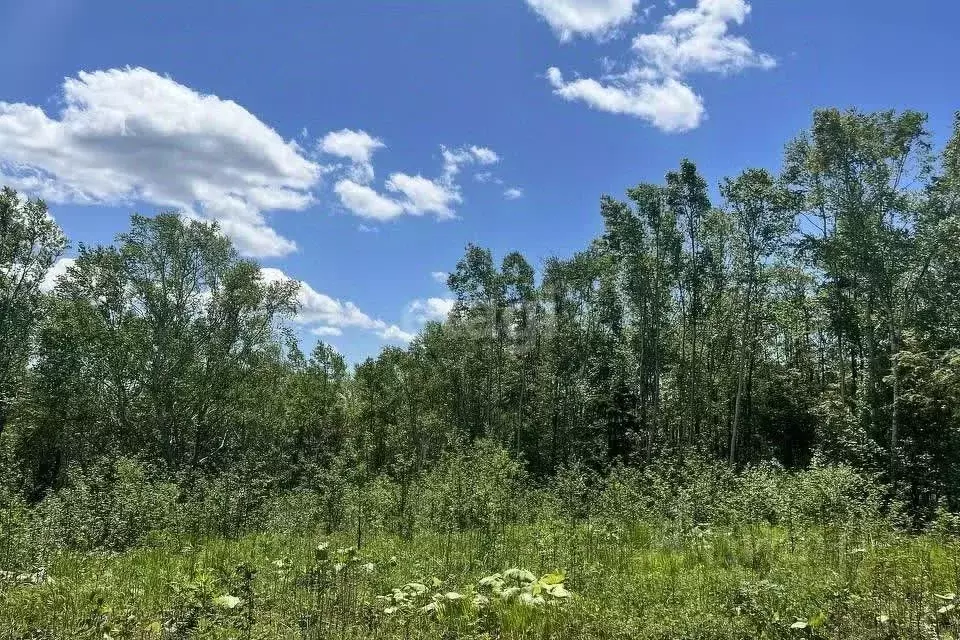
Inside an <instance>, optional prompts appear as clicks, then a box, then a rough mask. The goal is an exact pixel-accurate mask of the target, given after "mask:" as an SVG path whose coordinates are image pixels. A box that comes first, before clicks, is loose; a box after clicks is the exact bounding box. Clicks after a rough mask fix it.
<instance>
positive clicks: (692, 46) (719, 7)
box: [633, 0, 777, 77]
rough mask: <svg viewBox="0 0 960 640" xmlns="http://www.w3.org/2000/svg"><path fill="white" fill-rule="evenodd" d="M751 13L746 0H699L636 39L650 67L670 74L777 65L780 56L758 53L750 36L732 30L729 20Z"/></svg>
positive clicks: (637, 48)
mask: <svg viewBox="0 0 960 640" xmlns="http://www.w3.org/2000/svg"><path fill="white" fill-rule="evenodd" d="M749 14H750V5H749V4H747V2H746V1H745V0H699V2H698V3H697V6H696V7H695V8H693V9H681V10H680V11H677V12H676V13H674V14H671V15H668V16H667V17H666V18H664V19H663V22H662V23H661V25H660V29H659V30H658V31H657V32H656V33H644V34H640V35H638V36H637V37H636V38H634V40H633V50H634V51H635V52H636V53H637V55H638V56H639V57H640V60H641V61H642V62H643V63H644V65H646V68H649V69H652V70H654V71H656V72H658V73H659V74H662V75H664V76H669V77H680V76H682V75H684V74H687V73H693V72H698V71H708V72H712V73H733V72H737V71H742V70H744V69H748V68H750V67H759V68H761V69H770V68H772V67H775V66H776V64H777V63H776V60H774V59H773V58H772V57H771V56H769V55H767V54H765V53H757V52H755V51H754V50H753V48H752V47H751V46H750V42H749V41H747V39H746V38H743V37H740V36H732V35H729V34H728V33H727V30H728V26H729V23H731V22H732V23H734V24H738V25H741V24H743V22H744V20H746V18H747V15H749Z"/></svg>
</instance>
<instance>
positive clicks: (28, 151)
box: [0, 68, 322, 256]
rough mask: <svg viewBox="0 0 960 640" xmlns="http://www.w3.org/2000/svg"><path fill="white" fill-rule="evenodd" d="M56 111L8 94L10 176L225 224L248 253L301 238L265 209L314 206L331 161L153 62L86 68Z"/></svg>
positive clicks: (68, 82) (44, 192) (5, 120)
mask: <svg viewBox="0 0 960 640" xmlns="http://www.w3.org/2000/svg"><path fill="white" fill-rule="evenodd" d="M60 97H61V99H62V102H63V104H64V105H65V106H64V108H63V109H62V110H61V111H60V113H59V114H56V116H54V117H51V116H49V115H47V114H46V113H45V112H44V111H43V110H42V109H41V108H40V107H37V106H33V105H29V104H22V103H8V102H0V179H2V180H3V181H4V182H6V183H7V184H10V185H11V186H13V187H15V188H19V189H21V190H23V191H27V192H29V193H31V194H36V195H39V196H41V197H43V198H45V199H47V200H49V201H52V202H63V203H66V202H72V203H81V204H109V205H127V204H131V203H134V202H142V203H145V204H150V205H154V206H158V207H169V208H174V209H180V210H183V211H184V212H185V213H187V214H188V215H202V216H203V217H206V218H208V219H215V220H217V221H219V222H220V223H221V225H222V227H223V230H224V231H225V232H226V233H227V234H229V235H230V236H231V237H232V238H233V239H234V241H235V242H236V243H237V246H238V247H239V249H240V250H241V251H243V252H244V253H246V254H248V255H254V256H272V255H283V254H286V253H289V252H291V251H293V250H294V249H295V248H296V245H295V244H294V243H293V242H292V241H290V240H288V239H286V238H283V237H282V236H280V235H279V234H277V233H276V232H275V231H274V230H273V229H272V228H270V226H269V225H268V223H267V221H266V219H265V218H264V216H263V213H264V212H266V211H273V210H282V209H290V210H302V209H304V208H306V207H307V206H308V205H310V204H311V203H312V201H313V198H312V195H311V189H312V188H313V187H315V186H316V185H317V183H318V182H319V180H320V176H321V173H322V169H321V167H320V166H319V165H317V164H316V163H314V162H313V161H311V160H309V159H308V158H307V157H306V156H305V154H304V152H303V149H302V148H301V147H300V146H299V145H298V144H297V143H296V142H293V141H286V140H284V139H283V138H282V137H281V136H280V135H279V134H278V133H277V132H276V131H274V130H273V129H271V128H270V127H269V126H267V125H266V124H264V123H263V122H261V121H260V120H259V119H258V118H257V117H256V116H254V115H253V114H251V113H250V112H249V111H247V110H246V109H244V108H243V107H242V106H240V105H239V104H237V103H236V102H233V101H232V100H225V99H221V98H219V97H217V96H215V95H205V94H201V93H199V92H197V91H195V90H193V89H191V88H189V87H186V86H184V85H182V84H179V83H177V82H175V81H174V80H172V79H170V78H168V77H164V76H161V75H158V74H156V73H154V72H153V71H150V70H148V69H143V68H125V69H109V70H106V71H94V72H90V73H87V72H80V73H79V74H78V75H77V77H75V78H66V79H65V80H64V83H63V86H62V96H60Z"/></svg>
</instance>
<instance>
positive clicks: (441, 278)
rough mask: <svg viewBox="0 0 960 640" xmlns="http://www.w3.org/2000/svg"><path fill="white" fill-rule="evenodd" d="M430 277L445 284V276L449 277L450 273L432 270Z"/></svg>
mask: <svg viewBox="0 0 960 640" xmlns="http://www.w3.org/2000/svg"><path fill="white" fill-rule="evenodd" d="M430 277H431V278H433V281H434V282H439V283H440V284H447V278H449V277H450V274H449V273H447V272H446V271H432V272H431V273H430Z"/></svg>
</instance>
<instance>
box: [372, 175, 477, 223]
mask: <svg viewBox="0 0 960 640" xmlns="http://www.w3.org/2000/svg"><path fill="white" fill-rule="evenodd" d="M386 186H387V190H388V191H392V192H394V193H400V194H403V196H404V197H405V198H406V199H405V200H404V201H403V203H402V206H403V209H404V210H405V211H406V212H407V213H410V214H412V215H415V216H419V215H423V214H425V213H433V214H436V216H437V217H438V218H452V217H453V216H454V213H453V208H452V205H454V204H459V203H461V202H463V198H462V197H461V196H460V190H459V189H458V188H457V187H456V186H455V185H449V184H442V183H440V182H437V181H434V180H429V179H427V178H424V177H423V176H421V175H416V176H411V175H407V174H405V173H394V174H393V175H391V176H390V179H389V180H387V185H386Z"/></svg>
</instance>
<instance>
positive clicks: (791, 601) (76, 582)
mask: <svg viewBox="0 0 960 640" xmlns="http://www.w3.org/2000/svg"><path fill="white" fill-rule="evenodd" d="M355 543H356V539H355V536H348V535H346V534H339V535H334V536H332V537H328V536H321V535H310V534H295V535H276V534H272V535H264V534H257V535H249V536H245V537H241V538H239V539H232V540H228V539H210V540H205V541H201V542H193V543H190V542H187V541H186V540H185V539H184V540H179V541H174V540H168V541H166V542H164V543H163V544H158V545H155V546H151V547H147V548H141V549H136V550H131V551H128V552H125V553H120V554H90V553H88V554H77V553H69V552H64V553H59V554H57V555H56V556H54V557H51V558H50V559H49V563H48V566H47V567H46V568H45V570H44V571H43V572H41V573H35V574H24V575H21V576H16V575H7V576H6V577H5V579H4V581H3V583H2V587H0V638H4V639H7V638H65V639H66V638H98V639H100V638H455V637H484V638H497V637H503V638H664V639H666V638H704V639H706V638H797V637H814V638H838V639H840V638H954V637H958V633H960V619H958V616H957V615H956V610H955V609H954V600H955V596H954V595H953V594H954V593H956V592H957V591H960V547H958V546H957V544H955V543H954V542H952V541H951V540H950V539H948V538H946V537H944V536H937V535H933V534H929V535H924V536H906V535H901V534H897V533H894V532H893V531H892V530H891V529H889V528H887V527H884V526H880V525H878V526H872V527H869V528H864V527H854V526H847V527H836V528H831V527H827V528H823V527H809V528H804V529H797V530H794V529H788V528H778V527H770V526H760V525H750V526H737V527H690V528H685V529H681V528H678V527H674V526H671V525H670V524H669V523H667V524H653V523H645V524H640V525H635V526H621V525H610V524H607V525H605V526H600V525H597V524H587V523H579V524H573V523H569V522H552V523H538V524H536V525H522V526H509V527H503V528H500V529H498V530H496V531H484V532H476V531H475V532H469V533H449V534H418V535H417V536H415V537H414V538H413V539H402V538H399V537H396V536H392V535H387V534H380V535H377V536H375V537H373V538H371V539H369V540H367V541H365V542H363V544H362V546H361V548H360V549H359V550H357V549H356V548H355V547H354V546H353V545H355ZM510 568H521V569H524V570H527V571H530V572H532V573H533V574H534V576H533V577H536V578H540V577H541V576H549V575H550V574H554V580H553V581H554V582H557V581H558V579H557V572H562V573H563V574H564V575H565V579H563V580H562V584H563V586H564V589H565V590H566V591H569V592H571V594H572V595H571V596H570V597H563V598H552V599H551V598H546V599H545V600H544V601H543V602H542V603H541V602H539V601H535V600H533V599H532V598H527V599H526V600H525V599H524V598H523V597H520V595H519V594H512V595H513V596H514V597H510V595H511V594H508V595H507V596H506V597H504V596H503V593H502V592H501V594H500V595H499V596H498V595H497V594H494V593H492V592H491V590H490V589H489V588H488V585H484V584H482V583H481V581H482V579H483V578H485V577H487V576H490V575H491V574H494V573H495V572H501V573H502V572H503V571H504V570H506V569H510ZM487 582H488V583H489V582H490V581H487ZM520 582H522V581H520ZM548 582H549V580H548ZM411 583H412V584H419V585H422V586H423V587H424V589H423V591H422V592H418V589H419V587H411V588H407V589H406V590H405V591H404V589H403V587H404V585H409V584H411ZM518 584H519V583H518ZM528 586H529V585H528ZM393 589H398V590H400V592H401V593H406V594H407V596H409V597H407V596H400V597H399V598H397V597H391V598H390V599H385V598H382V597H378V596H387V595H390V594H391V593H392V590H393ZM530 590H531V589H530V588H528V591H530ZM532 590H536V588H535V587H533V588H532ZM434 594H436V596H435V597H434ZM480 596H483V597H480ZM484 598H486V600H485V599H484ZM432 603H436V604H432ZM431 605H432V606H431ZM388 610H389V611H390V612H389V613H387V611H388Z"/></svg>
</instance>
